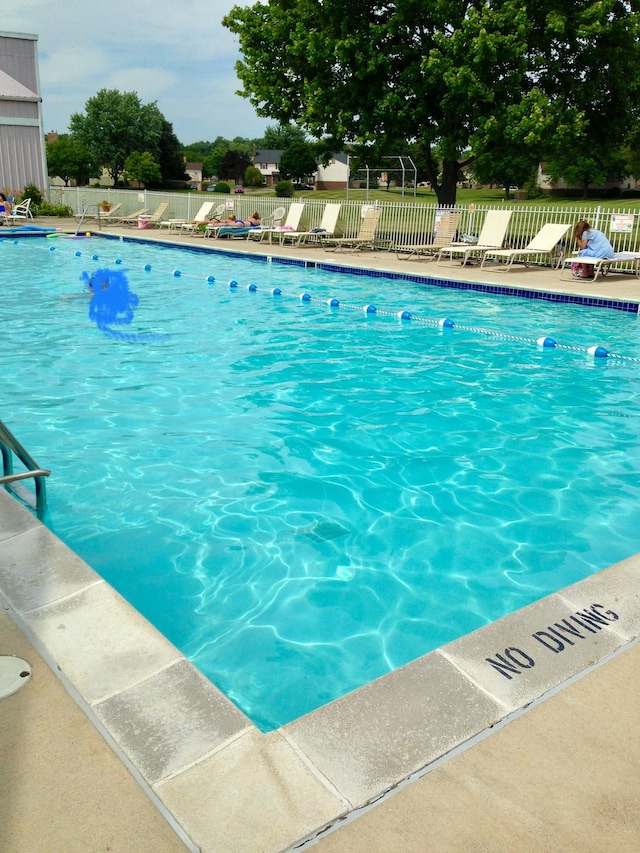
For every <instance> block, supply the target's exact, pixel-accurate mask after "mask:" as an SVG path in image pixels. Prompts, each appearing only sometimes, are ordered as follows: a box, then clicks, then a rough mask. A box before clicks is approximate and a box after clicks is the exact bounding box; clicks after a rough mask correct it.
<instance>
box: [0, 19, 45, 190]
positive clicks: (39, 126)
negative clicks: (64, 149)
mask: <svg viewBox="0 0 640 853" xmlns="http://www.w3.org/2000/svg"><path fill="white" fill-rule="evenodd" d="M48 183H49V182H48V178H47V164H46V154H45V145H44V128H43V121H42V98H41V97H40V76H39V73H38V36H35V35H30V34H27V33H4V32H0V191H3V192H5V193H6V194H7V195H14V193H15V192H18V193H19V192H21V191H22V190H23V189H24V187H25V186H26V185H27V184H35V186H36V187H38V188H39V189H41V190H43V191H45V190H46V188H47V186H48Z"/></svg>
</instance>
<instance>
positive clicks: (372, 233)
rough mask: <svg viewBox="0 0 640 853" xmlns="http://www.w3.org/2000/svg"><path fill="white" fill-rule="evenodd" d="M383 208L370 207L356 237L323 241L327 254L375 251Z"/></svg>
mask: <svg viewBox="0 0 640 853" xmlns="http://www.w3.org/2000/svg"><path fill="white" fill-rule="evenodd" d="M381 213H382V208H380V207H369V208H367V209H366V211H365V213H364V216H363V217H362V224H361V226H360V230H359V231H358V233H357V234H356V235H355V237H328V238H327V239H326V240H323V241H322V244H323V246H324V248H325V249H326V250H327V252H337V251H339V250H340V249H352V250H354V251H355V250H356V249H374V248H375V245H376V229H377V227H378V221H379V219H380V214H381Z"/></svg>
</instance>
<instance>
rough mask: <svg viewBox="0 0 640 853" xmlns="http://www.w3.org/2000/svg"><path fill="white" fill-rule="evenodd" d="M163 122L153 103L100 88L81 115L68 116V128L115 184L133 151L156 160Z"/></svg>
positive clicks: (125, 93)
mask: <svg viewBox="0 0 640 853" xmlns="http://www.w3.org/2000/svg"><path fill="white" fill-rule="evenodd" d="M162 121H163V119H162V113H161V112H160V110H159V109H158V108H157V106H156V104H155V103H154V104H146V105H143V104H141V102H140V99H139V98H138V95H137V94H136V93H135V92H119V91H118V90H117V89H101V90H100V91H99V92H98V93H97V95H94V96H93V97H92V98H89V100H88V101H87V103H86V105H85V112H84V113H74V114H73V115H72V116H71V120H70V128H71V131H72V132H73V133H74V134H75V135H76V136H77V137H78V139H79V140H80V141H81V142H82V144H83V145H84V146H85V147H86V148H87V150H88V151H89V154H90V155H91V157H92V159H93V161H94V162H95V163H97V164H99V165H100V166H102V167H104V168H105V169H106V170H107V171H108V173H109V175H110V177H111V179H112V180H113V182H114V184H117V183H118V181H119V180H120V177H121V175H122V173H123V172H124V168H125V162H126V159H127V157H128V156H129V155H130V154H131V153H132V152H133V151H141V152H142V151H148V152H149V153H150V154H152V155H153V156H154V157H157V155H158V153H159V151H158V149H159V142H160V138H161V135H162V130H163V127H162Z"/></svg>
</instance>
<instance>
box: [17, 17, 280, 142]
mask: <svg viewBox="0 0 640 853" xmlns="http://www.w3.org/2000/svg"><path fill="white" fill-rule="evenodd" d="M235 5H250V4H249V3H244V4H243V3H239V2H237V0H181V2H180V3H167V2H162V0H106V2H102V3H96V2H91V0H46V2H45V0H20V3H8V2H6V0H5V2H4V3H3V8H2V19H1V20H2V24H1V26H2V30H3V31H4V32H24V33H35V34H36V35H37V36H38V53H39V62H40V86H41V94H42V97H43V113H44V120H45V130H57V131H59V132H61V133H62V132H65V131H66V130H67V129H68V125H69V117H70V116H71V114H72V113H76V112H82V111H83V110H84V107H85V104H86V102H87V100H88V99H89V98H91V97H92V96H93V95H95V94H96V92H98V91H99V90H100V89H104V88H106V89H119V90H120V91H127V92H131V91H135V92H137V93H138V95H139V97H140V100H141V101H142V102H143V103H149V102H150V101H157V103H158V107H159V109H160V110H161V112H162V113H163V115H164V116H165V118H166V119H167V121H170V122H171V123H172V124H173V129H174V131H175V133H176V135H177V137H178V138H179V139H180V141H181V142H183V143H189V142H195V141H197V140H213V139H215V137H216V136H225V137H227V138H233V137H235V136H248V137H253V136H261V135H262V132H263V131H264V128H265V127H266V126H267V124H274V123H275V122H274V121H268V120H265V119H262V118H258V117H257V116H256V115H255V112H254V110H253V107H252V106H251V104H250V103H249V102H248V101H247V100H245V99H243V98H240V97H239V96H238V95H236V94H235V92H236V91H237V89H239V88H240V83H239V81H238V79H237V78H236V76H235V70H234V64H235V62H236V61H237V60H238V59H239V56H240V55H239V51H238V46H237V43H236V39H235V36H234V35H233V34H232V33H230V32H229V31H228V30H227V29H225V28H224V27H223V26H222V23H221V21H222V18H223V17H224V16H225V15H226V14H227V13H228V12H229V11H230V9H231V8H232V7H233V6H235Z"/></svg>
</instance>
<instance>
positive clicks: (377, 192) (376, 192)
mask: <svg viewBox="0 0 640 853" xmlns="http://www.w3.org/2000/svg"><path fill="white" fill-rule="evenodd" d="M203 195H207V193H206V192H205V193H203ZM274 195H275V193H274V191H273V188H272V187H268V188H267V187H259V188H257V189H253V188H250V187H247V188H246V189H245V191H244V196H242V197H244V198H245V199H246V198H250V197H251V196H270V197H273V196H274ZM294 198H296V199H299V200H304V199H309V200H311V199H314V200H315V199H320V200H322V201H345V200H348V201H363V202H364V201H380V202H385V201H386V202H400V203H402V202H404V203H405V204H430V205H433V204H436V203H437V198H436V194H435V193H434V192H433V191H432V190H428V189H426V188H425V187H418V189H417V191H416V194H415V196H414V194H413V190H412V189H405V191H404V196H403V194H402V190H401V189H399V188H397V187H392V188H391V189H390V190H387V189H377V188H376V189H373V188H370V189H369V190H368V191H367V190H364V189H359V190H355V189H349V190H348V191H347V190H320V191H317V190H311V191H304V192H297V193H295V196H294ZM456 203H457V204H459V205H463V206H466V205H469V204H476V205H483V206H484V205H503V204H505V203H506V204H507V205H508V206H509V207H517V206H524V207H527V208H531V207H544V208H556V209H562V208H571V209H572V210H575V209H576V208H580V209H583V208H584V209H586V210H590V209H593V210H596V209H597V208H600V209H601V210H616V211H628V212H629V213H634V212H640V198H625V197H623V196H619V197H618V198H590V199H582V198H575V197H572V198H558V197H557V196H544V197H543V198H536V199H527V200H526V201H515V199H514V198H513V193H512V194H511V198H509V199H508V201H506V202H505V197H504V190H486V189H478V190H466V189H459V190H458V193H457V196H456Z"/></svg>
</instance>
